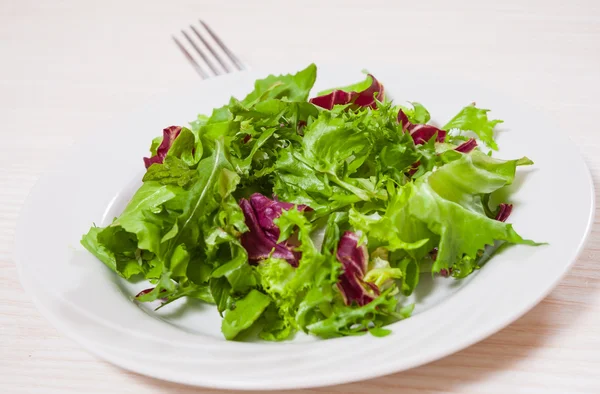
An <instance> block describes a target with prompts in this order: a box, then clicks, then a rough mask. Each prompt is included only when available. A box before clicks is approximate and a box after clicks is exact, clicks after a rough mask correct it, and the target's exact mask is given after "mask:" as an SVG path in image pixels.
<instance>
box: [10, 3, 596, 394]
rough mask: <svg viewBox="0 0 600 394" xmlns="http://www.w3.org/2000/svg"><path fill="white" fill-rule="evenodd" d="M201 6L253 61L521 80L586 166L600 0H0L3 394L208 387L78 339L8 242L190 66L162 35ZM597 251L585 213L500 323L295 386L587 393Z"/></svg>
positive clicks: (592, 360) (519, 89) (512, 86)
mask: <svg viewBox="0 0 600 394" xmlns="http://www.w3.org/2000/svg"><path fill="white" fill-rule="evenodd" d="M197 18H202V19H204V20H206V21H207V22H209V23H210V24H211V25H212V27H213V28H214V29H215V30H217V31H218V32H219V34H220V35H222V37H223V38H224V40H225V41H226V42H227V43H228V44H229V45H230V47H231V48H232V49H233V50H234V51H235V52H236V53H238V55H239V56H240V57H241V58H242V59H243V60H244V61H246V62H247V63H248V64H250V65H254V66H265V65H268V64H270V63H272V62H277V63H284V62H290V63H291V62H298V61H302V62H306V63H308V62H310V61H315V62H317V63H319V62H327V63H333V62H336V63H340V64H341V66H343V64H342V63H343V62H344V61H346V60H347V61H349V62H352V63H357V62H359V63H360V61H364V59H365V58H367V59H368V60H369V63H373V62H385V63H386V64H390V63H391V64H399V65H401V64H402V65H406V64H408V65H410V66H411V67H417V68H422V69H423V70H425V71H428V70H429V71H433V72H436V73H438V74H440V73H441V74H443V73H451V74H458V75H460V76H462V77H465V78H469V79H471V80H476V81H478V82H480V83H482V84H485V85H486V86H489V87H492V88H495V89H498V90H500V91H504V92H509V93H510V94H512V95H513V96H519V97H520V98H521V99H522V101H524V102H526V103H528V104H530V105H532V106H534V107H535V108H537V109H539V110H540V111H541V113H542V114H545V116H547V117H549V118H550V119H552V120H553V121H554V122H556V124H557V125H558V126H559V127H560V128H561V129H562V130H563V131H564V133H566V134H568V135H569V136H570V137H571V139H572V140H573V142H574V143H575V144H576V145H577V146H578V147H579V148H580V150H581V152H582V153H583V155H584V156H585V159H586V160H587V163H588V165H589V167H590V169H591V171H592V174H593V176H594V179H595V181H596V182H597V180H598V176H599V171H600V130H599V128H598V126H597V115H598V103H599V101H600V100H599V98H598V96H599V94H600V2H599V1H595V0H587V1H586V0H571V1H569V2H566V1H554V0H547V1H541V0H540V1H523V0H506V1H483V0H472V1H442V0H440V1H420V2H419V1H398V0H396V1H378V0H377V1H376V0H369V1H365V0H363V1H350V0H345V1H336V2H329V1H319V0H305V1H301V2H285V3H284V2H276V1H271V2H269V1H241V0H240V1H229V2H224V1H221V2H217V1H214V2H204V1H197V0H196V1H192V0H187V1H185V0H180V1H168V2H167V1H150V0H136V1H124V0H117V1H114V0H105V1H75V0H69V1H58V0H55V1H31V0H23V1H10V0H0V126H1V127H0V393H6V394H13V393H44V394H46V393H61V394H62V393H67V394H68V393H73V394H75V393H118V394H125V393H135V394H146V393H170V394H171V393H172V394H184V393H215V392H218V391H215V390H207V389H198V388H192V387H185V386H180V385H176V384H171V383H165V382H161V381H158V380H154V379H151V378H147V377H143V376H139V375H137V374H133V373H129V372H125V371H123V370H120V369H118V368H117V367H114V366H112V365H109V364H108V363H105V362H103V361H101V360H99V359H98V358H96V357H94V356H92V355H90V354H88V353H87V352H85V351H84V350H83V349H81V348H80V347H79V346H78V345H77V344H76V343H74V342H73V341H72V340H70V339H68V338H66V337H64V336H62V335H61V334H59V333H58V332H57V331H56V329H54V328H53V327H52V326H51V325H50V324H49V323H48V322H47V321H46V320H45V319H44V318H42V317H41V316H40V314H39V313H38V311H37V310H36V309H35V307H34V306H33V305H32V303H31V302H30V298H29V296H28V295H27V294H25V293H24V291H23V290H22V288H21V286H20V284H19V282H18V278H17V273H16V268H15V265H14V261H13V257H12V249H13V238H14V233H15V224H16V221H17V219H18V215H19V210H20V209H21V207H22V204H23V201H24V198H25V196H26V195H27V193H28V191H29V190H30V188H31V187H32V185H33V184H34V183H35V181H36V180H37V179H38V177H39V176H40V175H41V174H42V173H43V171H44V169H45V168H46V167H48V166H50V165H52V163H53V162H54V161H55V160H56V159H57V158H58V157H59V156H60V155H61V154H62V153H63V152H65V151H66V150H68V149H69V146H70V145H71V144H72V143H73V141H74V140H75V139H76V138H78V137H79V136H81V135H84V134H85V133H87V132H88V126H90V127H92V126H94V125H95V124H97V123H99V122H102V121H104V120H106V119H107V118H109V117H112V116H119V115H120V114H122V113H126V112H127V111H129V110H131V108H133V107H136V106H139V105H141V104H142V103H143V102H144V100H146V99H148V98H149V97H150V96H152V95H156V94H162V93H164V92H167V91H168V90H169V88H170V87H171V86H173V85H174V84H178V85H181V84H185V83H186V82H189V81H195V80H196V79H197V78H198V77H197V75H196V74H195V73H194V71H193V70H192V68H191V67H190V66H189V65H188V64H187V63H186V61H185V59H184V58H183V56H182V55H181V54H180V53H179V52H178V51H177V50H176V48H175V46H174V45H173V44H172V41H171V39H170V35H171V34H173V33H177V32H179V29H181V28H183V27H186V26H187V25H188V24H190V23H195V22H196V21H197ZM556 160H561V158H560V157H557V158H556ZM564 165H565V166H568V165H569V163H564ZM557 182H560V183H557V187H567V188H568V187H569V180H568V179H562V180H558V179H557ZM596 187H597V190H600V188H598V186H596ZM548 192H549V193H551V192H552V191H551V190H549V191H548ZM548 220H549V225H551V216H549V218H548ZM40 225H44V226H48V229H49V231H51V229H52V224H51V223H40ZM564 231H568V229H565V230H564ZM31 247H35V244H32V245H31ZM599 262H600V225H599V223H598V219H596V221H595V224H594V227H593V230H592V234H591V237H590V239H589V242H588V244H587V247H586V248H585V250H584V252H583V253H582V255H581V257H580V259H579V260H578V261H577V263H576V264H575V266H574V267H573V269H572V270H571V271H570V273H569V274H568V275H567V276H566V277H565V278H564V279H563V280H562V281H561V283H560V284H559V285H558V287H557V288H556V289H554V291H553V292H552V293H551V294H550V295H549V296H548V297H547V298H546V299H545V300H544V301H543V302H541V303H540V304H539V305H538V306H537V307H535V308H534V309H533V310H532V311H530V312H529V313H527V314H526V315H525V316H523V317H522V318H521V319H519V320H518V321H516V322H515V323H514V324H512V325H510V326H509V327H507V328H505V329H503V330H502V331H500V332H498V333H496V334H494V335H493V336H491V337H489V338H488V339H486V340H484V341H482V342H481V343H478V344H476V345H474V346H472V347H470V348H468V349H466V350H463V351H461V352H459V353H456V354H454V355H452V356H449V357H446V358H444V359H442V360H439V361H436V362H433V363H431V364H429V365H425V366H422V367H420V368H416V369H413V370H410V371H406V372H403V373H398V374H395V375H391V376H387V377H384V378H379V379H374V380H370V381H366V382H361V383H355V384H348V385H342V386H335V387H328V388H322V389H314V390H304V391H301V392H302V393H372V392H381V393H389V394H391V393H403V394H406V393H478V394H480V393H499V394H505V393H600V374H599V372H600V269H599V268H600V267H598V263H599ZM51 263H52V260H51V256H49V260H48V264H51ZM399 357H401V355H399ZM333 367H335V366H332V368H333Z"/></svg>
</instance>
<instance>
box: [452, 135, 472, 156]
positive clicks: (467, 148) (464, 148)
mask: <svg viewBox="0 0 600 394" xmlns="http://www.w3.org/2000/svg"><path fill="white" fill-rule="evenodd" d="M476 147H477V141H475V138H470V139H469V140H468V141H465V142H463V143H462V144H460V145H459V146H457V147H456V148H454V150H455V151H457V152H461V153H469V152H471V151H472V150H473V149H475V148H476Z"/></svg>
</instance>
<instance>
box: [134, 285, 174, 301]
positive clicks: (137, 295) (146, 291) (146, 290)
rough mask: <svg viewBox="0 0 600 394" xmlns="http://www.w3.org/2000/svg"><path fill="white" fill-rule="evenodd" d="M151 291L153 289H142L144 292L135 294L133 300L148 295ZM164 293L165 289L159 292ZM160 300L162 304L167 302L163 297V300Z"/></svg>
mask: <svg viewBox="0 0 600 394" xmlns="http://www.w3.org/2000/svg"><path fill="white" fill-rule="evenodd" d="M152 290H154V287H150V288H148V289H144V290H142V291H140V292H139V293H137V294H136V295H135V298H138V297H141V296H143V295H146V294H148V293H150V292H151V291H152ZM166 291H167V290H166V289H162V290H161V291H160V292H161V293H164V292H166ZM160 300H161V301H162V302H167V301H168V299H167V298H166V297H165V298H161V299H160Z"/></svg>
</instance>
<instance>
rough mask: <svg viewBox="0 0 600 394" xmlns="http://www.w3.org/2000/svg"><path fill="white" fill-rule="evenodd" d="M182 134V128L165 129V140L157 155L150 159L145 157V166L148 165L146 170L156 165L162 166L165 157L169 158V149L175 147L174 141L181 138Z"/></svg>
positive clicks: (171, 127)
mask: <svg viewBox="0 0 600 394" xmlns="http://www.w3.org/2000/svg"><path fill="white" fill-rule="evenodd" d="M180 132H181V126H170V127H167V128H166V129H163V139H162V142H161V143H160V145H159V147H158V149H157V150H156V155H154V156H152V157H150V158H148V157H144V164H145V165H146V168H148V167H150V166H151V165H152V164H154V163H158V164H162V162H163V161H164V160H165V156H167V152H169V149H171V145H173V141H175V138H177V137H178V136H179V133H180Z"/></svg>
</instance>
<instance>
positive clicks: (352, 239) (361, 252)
mask: <svg viewBox="0 0 600 394" xmlns="http://www.w3.org/2000/svg"><path fill="white" fill-rule="evenodd" d="M358 240H359V236H358V235H357V234H356V233H353V232H351V231H346V232H345V233H344V235H342V237H341V238H340V242H339V243H338V249H337V254H336V257H337V259H338V260H339V261H340V263H342V267H343V269H344V272H343V274H342V275H341V276H340V278H339V282H338V284H337V286H338V288H339V289H340V292H341V293H342V296H343V297H344V302H345V303H346V305H351V304H352V302H353V301H356V303H357V304H358V305H360V306H363V305H366V304H368V303H369V302H371V301H373V300H374V299H375V296H377V295H379V289H378V288H377V286H374V285H372V284H368V283H367V284H365V282H364V281H363V278H364V276H365V274H366V272H367V263H368V257H369V256H368V253H367V247H366V246H365V245H360V246H359V245H358ZM365 285H368V286H369V288H370V289H371V290H372V293H374V294H375V296H374V295H373V294H371V293H370V292H368V291H367V288H366V287H365Z"/></svg>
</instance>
